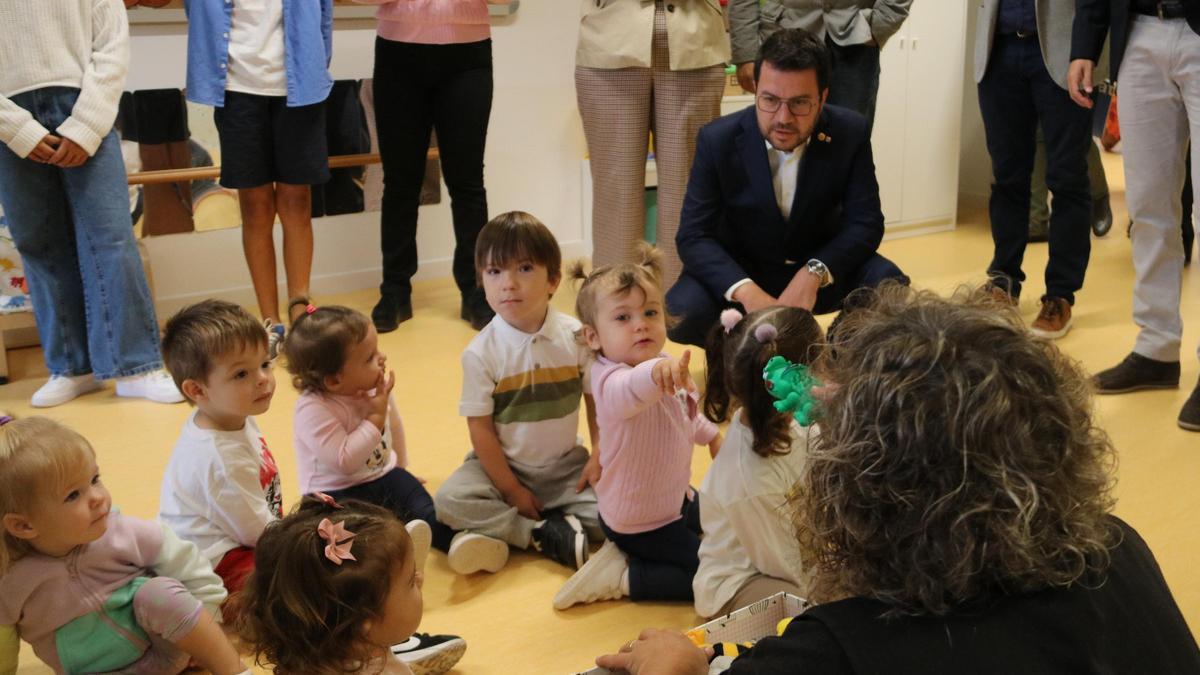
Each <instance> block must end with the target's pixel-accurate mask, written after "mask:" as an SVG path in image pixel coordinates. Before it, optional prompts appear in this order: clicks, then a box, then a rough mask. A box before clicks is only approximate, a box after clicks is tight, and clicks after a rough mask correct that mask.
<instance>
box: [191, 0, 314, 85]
mask: <svg viewBox="0 0 1200 675" xmlns="http://www.w3.org/2000/svg"><path fill="white" fill-rule="evenodd" d="M234 2H235V0H185V1H184V5H183V7H184V10H186V11H187V17H188V65H187V98H188V100H189V101H192V102H195V103H200V104H202V105H210V106H214V107H217V108H220V107H222V106H224V105H225V80H226V77H227V75H228V69H229V27H230V25H231V23H232V20H233V3H234ZM283 32H284V36H283V45H284V61H286V68H285V71H286V73H287V104H288V107H297V106H302V105H311V104H313V103H320V102H321V101H324V100H325V98H326V97H328V96H329V90H330V89H332V88H333V77H332V76H331V75H330V74H329V61H330V59H331V58H332V56H333V0H283Z"/></svg>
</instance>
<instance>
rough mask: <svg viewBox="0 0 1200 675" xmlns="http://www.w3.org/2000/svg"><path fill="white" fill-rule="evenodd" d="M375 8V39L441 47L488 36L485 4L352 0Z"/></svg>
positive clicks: (458, 0) (446, 0)
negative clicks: (377, 6)
mask: <svg viewBox="0 0 1200 675" xmlns="http://www.w3.org/2000/svg"><path fill="white" fill-rule="evenodd" d="M354 2H357V3H359V4H362V5H379V11H378V12H376V13H375V18H376V19H378V20H379V26H378V28H377V29H376V30H377V31H378V33H379V37H381V38H383V39H385V40H391V41H393V42H415V43H417V44H427V45H444V44H461V43H464V42H480V41H482V40H486V39H488V38H490V37H491V36H492V28H491V24H490V23H489V19H488V3H487V0H354Z"/></svg>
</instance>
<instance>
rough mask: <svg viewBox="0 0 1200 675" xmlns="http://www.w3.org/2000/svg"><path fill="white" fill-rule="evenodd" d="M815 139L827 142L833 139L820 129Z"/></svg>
mask: <svg viewBox="0 0 1200 675" xmlns="http://www.w3.org/2000/svg"><path fill="white" fill-rule="evenodd" d="M817 140H818V141H821V142H822V143H828V142H830V141H832V140H833V137H832V136H830V135H829V134H826V133H825V132H824V131H822V132H821V133H819V134H817Z"/></svg>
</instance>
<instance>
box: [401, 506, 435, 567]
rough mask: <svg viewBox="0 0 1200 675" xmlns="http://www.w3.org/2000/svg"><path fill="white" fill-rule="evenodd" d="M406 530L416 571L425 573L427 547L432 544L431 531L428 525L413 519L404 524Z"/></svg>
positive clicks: (427, 555)
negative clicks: (411, 544) (410, 542)
mask: <svg viewBox="0 0 1200 675" xmlns="http://www.w3.org/2000/svg"><path fill="white" fill-rule="evenodd" d="M404 529H406V530H408V538H409V539H412V543H413V558H414V559H415V560H416V561H417V571H418V572H424V571H425V559H426V558H428V557H429V547H430V545H432V544H433V530H432V529H431V528H430V527H429V523H427V522H425V521H423V520H421V519H419V518H414V519H412V520H410V521H408V522H407V523H405V524H404Z"/></svg>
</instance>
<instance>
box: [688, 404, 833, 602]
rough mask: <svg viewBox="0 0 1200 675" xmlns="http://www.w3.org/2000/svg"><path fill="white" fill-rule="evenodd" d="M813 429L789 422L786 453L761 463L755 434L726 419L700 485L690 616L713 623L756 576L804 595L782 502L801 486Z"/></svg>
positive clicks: (738, 418) (805, 579) (804, 576)
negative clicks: (721, 440) (712, 618)
mask: <svg viewBox="0 0 1200 675" xmlns="http://www.w3.org/2000/svg"><path fill="white" fill-rule="evenodd" d="M815 433H816V428H815V427H802V426H800V425H799V424H797V423H796V422H794V421H793V422H792V444H791V448H790V449H789V450H788V452H787V454H782V455H779V454H776V455H771V456H770V457H761V456H759V455H758V454H757V453H755V452H754V450H753V449H752V448H753V444H754V433H753V432H751V431H750V428H749V427H747V426H746V425H745V424H743V423H742V411H741V410H740V409H739V410H737V411H736V412H734V414H733V419H732V421H730V422H729V430H728V431H727V432H726V434H725V442H724V443H722V445H721V452H720V453H718V454H717V458H716V459H715V460H713V463H712V466H711V467H709V469H708V474H707V475H705V477H704V483H703V484H701V486H700V524H701V526H703V528H704V538H703V539H701V540H700V567H699V569H698V570H697V571H696V576H695V577H694V578H693V580H692V591H693V592H694V594H695V601H696V613H697V614H699V615H700V616H714V615H716V613H717V612H718V611H720V609H721V608H722V607H723V606H724V605H725V603H727V602H729V600H730V599H732V598H733V596H734V595H736V594H737V592H738V590H739V589H741V587H742V586H743V585H745V583H746V582H747V581H749V580H750V579H751V578H752V577H754V576H755V575H758V574H765V575H767V576H770V577H775V578H777V579H783V580H785V581H790V582H792V583H794V584H796V585H797V586H799V587H800V588H806V587H807V586H808V583H809V574H808V572H807V570H806V569H805V568H804V566H803V565H802V564H801V562H802V561H801V560H800V550H799V547H798V545H797V543H796V533H795V530H794V528H793V527H792V519H791V517H790V515H789V514H788V512H787V509H786V502H787V495H788V494H789V493H790V492H791V490H792V486H794V485H795V484H796V481H798V480H799V479H800V472H801V471H802V470H803V469H804V462H805V460H806V458H807V456H808V438H809V435H810V434H815Z"/></svg>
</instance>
